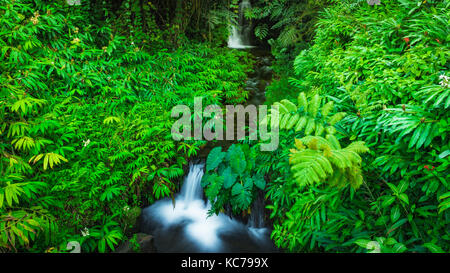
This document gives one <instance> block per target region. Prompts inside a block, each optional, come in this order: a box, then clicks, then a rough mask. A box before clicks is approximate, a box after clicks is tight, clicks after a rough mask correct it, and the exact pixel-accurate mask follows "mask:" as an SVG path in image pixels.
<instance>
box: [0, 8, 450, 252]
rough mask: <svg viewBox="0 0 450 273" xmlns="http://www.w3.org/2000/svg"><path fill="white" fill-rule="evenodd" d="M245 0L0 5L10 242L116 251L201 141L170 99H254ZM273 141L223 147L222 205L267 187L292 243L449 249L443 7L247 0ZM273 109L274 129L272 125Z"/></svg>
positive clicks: (3, 239) (1, 244) (289, 246)
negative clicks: (265, 73) (184, 129)
mask: <svg viewBox="0 0 450 273" xmlns="http://www.w3.org/2000/svg"><path fill="white" fill-rule="evenodd" d="M238 2H239V1H237V0H231V1H208V0H190V1H181V0H170V1H162V0H161V1H150V2H145V1H133V0H123V1H96V0H90V1H81V5H79V6H77V5H75V6H69V5H67V3H66V1H62V0H61V1H43V0H20V1H19V0H0V49H1V50H0V117H1V124H0V139H1V142H0V172H1V176H0V252H3V251H5V252H64V251H66V244H67V243H68V242H69V241H78V242H80V243H81V248H82V251H83V252H110V251H114V250H115V248H116V247H117V245H118V244H119V243H120V242H122V241H124V240H126V239H127V237H130V236H131V235H132V233H133V232H134V230H133V229H134V228H135V226H136V221H137V218H138V216H139V214H140V210H141V208H143V207H145V206H147V205H149V204H152V203H153V202H154V201H155V200H158V199H161V198H164V197H171V198H173V196H174V194H175V193H176V192H177V191H178V190H179V186H180V182H181V179H180V178H182V177H183V175H184V174H185V170H186V168H185V167H186V165H187V163H188V162H189V160H190V159H192V158H195V157H196V156H197V155H198V153H199V151H200V150H201V149H202V148H203V147H204V146H205V143H206V142H205V141H194V140H189V141H181V142H178V141H174V140H173V139H172V136H171V127H172V124H173V123H174V122H175V119H173V118H171V109H172V107H174V106H176V105H179V104H184V105H187V106H189V107H191V109H193V104H194V100H193V98H194V97H203V105H204V106H206V105H210V104H217V105H220V106H223V105H226V104H244V103H245V101H246V100H247V99H248V97H249V95H250V94H249V92H248V91H247V90H246V89H245V82H246V79H247V75H248V73H250V72H252V66H253V63H254V61H253V57H252V54H251V52H248V51H240V50H234V49H228V48H226V47H225V45H226V39H227V37H228V24H229V22H233V21H235V20H236V18H237V15H236V12H237V6H238ZM252 4H253V8H252V9H250V10H247V11H246V14H245V15H246V17H247V18H248V19H249V20H250V19H251V20H253V23H254V26H255V28H254V32H255V39H256V41H255V42H259V43H261V44H267V45H268V46H270V48H271V51H272V55H273V56H274V58H275V61H274V62H273V69H274V71H275V76H274V80H273V81H272V83H271V84H270V86H268V87H267V89H266V90H267V92H266V104H268V105H271V104H274V105H277V106H278V107H279V113H278V114H279V115H280V123H279V127H280V145H279V148H278V149H277V150H276V151H273V152H261V151H260V148H259V147H260V145H261V142H260V141H254V140H248V139H245V140H241V141H239V142H238V143H234V144H233V145H232V146H231V147H229V148H227V149H225V148H222V147H216V148H214V149H212V150H211V151H210V152H209V155H208V156H207V158H206V167H205V176H204V177H203V180H202V186H203V187H204V189H205V195H206V197H207V198H208V199H209V200H210V201H211V202H212V204H213V208H212V210H211V213H219V212H220V211H222V210H224V209H226V207H227V206H231V208H232V211H233V213H234V214H236V215H237V214H240V215H246V214H251V213H252V212H251V205H252V202H253V201H254V200H255V199H256V196H257V194H258V193H260V192H263V194H264V195H265V202H266V208H267V213H268V215H270V221H268V222H270V223H271V225H273V226H271V228H272V229H273V231H272V234H271V238H272V240H273V242H274V243H275V245H276V246H277V247H279V248H281V249H283V250H285V251H289V252H448V251H449V250H450V237H449V234H448V230H449V223H450V210H449V208H450V190H449V184H448V182H449V181H450V171H449V169H450V168H449V165H450V137H449V132H450V116H449V108H450V73H449V72H448V70H449V65H450V63H449V61H448V60H449V59H450V48H449V46H448V42H449V40H450V37H449V33H450V32H449V22H450V12H449V11H450V1H448V0H429V1H423V2H420V1H409V0H382V1H381V5H375V6H370V5H368V4H367V1H365V0H342V1H336V0H322V1H313V0H302V1H293V0H276V1H265V0H256V1H252ZM272 114H273V113H269V114H268V115H267V117H266V118H265V123H267V124H270V123H271V122H273V120H272V118H271V115H272Z"/></svg>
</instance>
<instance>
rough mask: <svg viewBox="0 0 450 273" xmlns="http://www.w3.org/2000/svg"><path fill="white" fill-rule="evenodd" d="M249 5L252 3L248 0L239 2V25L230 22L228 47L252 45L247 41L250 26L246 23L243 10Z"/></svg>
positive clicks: (241, 47) (240, 47) (239, 47)
mask: <svg viewBox="0 0 450 273" xmlns="http://www.w3.org/2000/svg"><path fill="white" fill-rule="evenodd" d="M251 7H252V5H251V3H250V1H248V0H243V1H242V2H241V3H240V4H239V21H238V23H239V25H237V26H235V25H231V24H230V36H229V37H228V47H229V48H236V49H245V48H253V47H254V46H252V45H251V44H250V42H249V40H250V39H249V34H250V31H251V26H250V25H249V24H248V22H247V21H246V19H245V16H244V13H245V10H246V9H249V8H251Z"/></svg>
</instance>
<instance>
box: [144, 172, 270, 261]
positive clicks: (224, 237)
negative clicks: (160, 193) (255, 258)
mask: <svg viewBox="0 0 450 273" xmlns="http://www.w3.org/2000/svg"><path fill="white" fill-rule="evenodd" d="M203 169H204V164H192V163H191V164H190V169H189V173H188V175H187V176H186V177H185V180H184V184H183V186H182V188H181V191H180V193H179V194H178V196H177V197H176V198H175V203H173V202H172V200H171V199H164V200H160V201H157V202H156V203H155V204H153V205H152V206H150V207H147V208H145V209H144V211H143V213H142V216H143V227H142V229H144V231H145V232H146V233H149V234H152V235H153V236H154V238H155V246H156V249H157V251H158V252H177V253H180V252H274V251H276V249H275V248H274V246H273V244H272V242H271V241H270V239H269V233H270V232H269V230H268V229H267V228H264V224H263V222H261V221H262V215H260V216H258V215H256V214H257V213H263V211H257V210H256V211H255V212H254V214H255V216H253V217H256V218H255V219H260V220H259V222H258V224H257V225H255V223H256V222H253V220H250V221H249V225H248V226H246V225H244V224H243V223H241V222H239V221H237V220H235V219H233V218H230V217H229V216H227V215H225V214H222V213H220V214H219V215H215V214H214V215H212V216H209V217H208V210H209V209H210V208H211V205H210V203H209V202H208V203H205V201H204V200H203V198H202V197H203V191H202V188H201V184H200V183H201V179H202V176H203ZM252 214H253V213H252ZM251 219H253V218H251Z"/></svg>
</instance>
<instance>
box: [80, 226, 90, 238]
mask: <svg viewBox="0 0 450 273" xmlns="http://www.w3.org/2000/svg"><path fill="white" fill-rule="evenodd" d="M81 235H83V237H86V236H89V229H88V228H87V227H84V229H83V230H82V231H81Z"/></svg>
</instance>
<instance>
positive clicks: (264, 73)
mask: <svg viewBox="0 0 450 273" xmlns="http://www.w3.org/2000/svg"><path fill="white" fill-rule="evenodd" d="M272 72H273V69H272V68H271V67H270V66H263V67H261V78H262V79H269V78H270V77H271V76H272Z"/></svg>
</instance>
